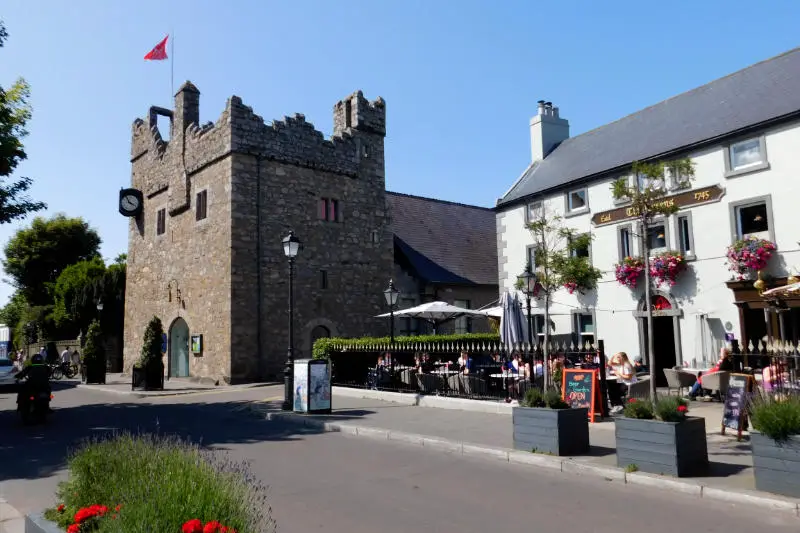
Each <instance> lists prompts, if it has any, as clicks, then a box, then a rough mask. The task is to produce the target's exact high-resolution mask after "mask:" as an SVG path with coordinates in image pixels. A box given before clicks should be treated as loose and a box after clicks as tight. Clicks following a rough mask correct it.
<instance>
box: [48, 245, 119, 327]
mask: <svg viewBox="0 0 800 533" xmlns="http://www.w3.org/2000/svg"><path fill="white" fill-rule="evenodd" d="M105 275H106V265H105V264H103V260H102V259H100V258H99V257H95V258H93V259H90V260H88V261H81V262H79V263H75V264H74V265H70V266H68V267H67V268H65V269H64V271H63V272H61V274H60V275H59V276H58V279H57V280H56V283H55V286H54V288H53V297H54V305H55V307H54V309H53V318H54V319H55V322H56V325H57V326H58V327H59V328H60V329H61V331H62V332H64V333H65V334H66V335H67V336H69V337H72V336H75V335H77V334H78V332H79V331H81V330H83V331H85V330H86V327H87V326H88V324H89V322H91V321H92V320H93V319H94V318H96V317H97V301H98V297H97V296H98V295H97V294H96V293H97V292H98V291H97V289H96V287H97V284H98V281H100V280H102V279H103V277H104V276H105ZM66 330H70V331H69V332H67V331H66Z"/></svg>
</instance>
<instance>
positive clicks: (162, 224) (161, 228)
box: [156, 209, 167, 235]
mask: <svg viewBox="0 0 800 533" xmlns="http://www.w3.org/2000/svg"><path fill="white" fill-rule="evenodd" d="M166 231H167V210H166V209H159V210H158V214H157V215H156V235H164V233H166Z"/></svg>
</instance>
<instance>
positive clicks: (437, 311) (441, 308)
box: [377, 302, 485, 333]
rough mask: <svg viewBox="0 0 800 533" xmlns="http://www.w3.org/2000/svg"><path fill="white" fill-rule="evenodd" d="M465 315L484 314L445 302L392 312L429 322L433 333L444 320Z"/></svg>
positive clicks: (384, 315) (383, 315) (386, 314)
mask: <svg viewBox="0 0 800 533" xmlns="http://www.w3.org/2000/svg"><path fill="white" fill-rule="evenodd" d="M465 315H471V316H485V315H484V314H483V313H481V312H480V311H477V310H473V309H464V308H463V307H456V306H455V305H451V304H449V303H447V302H428V303H424V304H421V305H417V306H415V307H409V308H408V309H401V310H399V311H395V312H394V316H395V317H401V318H402V317H405V318H419V319H421V320H425V321H427V322H430V323H431V324H432V325H433V331H434V333H436V328H437V327H438V326H440V325H441V324H443V323H444V322H447V321H449V320H453V319H456V318H459V317H462V316H465ZM389 316H391V313H384V314H382V315H378V316H377V318H386V317H389Z"/></svg>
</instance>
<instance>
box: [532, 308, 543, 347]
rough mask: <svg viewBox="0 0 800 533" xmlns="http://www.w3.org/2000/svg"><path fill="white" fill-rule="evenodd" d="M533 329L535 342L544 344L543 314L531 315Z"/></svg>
mask: <svg viewBox="0 0 800 533" xmlns="http://www.w3.org/2000/svg"><path fill="white" fill-rule="evenodd" d="M533 331H534V334H535V335H536V342H537V344H540V345H541V344H544V315H533Z"/></svg>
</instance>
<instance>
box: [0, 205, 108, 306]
mask: <svg viewBox="0 0 800 533" xmlns="http://www.w3.org/2000/svg"><path fill="white" fill-rule="evenodd" d="M100 242H101V241H100V236H99V235H98V234H97V232H96V231H95V230H94V229H92V228H91V227H90V226H89V224H87V223H86V222H85V221H84V220H83V219H82V218H68V217H67V216H66V215H63V214H58V215H54V216H53V217H51V218H49V219H45V218H43V217H36V218H35V219H34V220H33V222H32V223H31V226H30V227H29V228H23V229H21V230H19V231H17V233H16V234H15V235H14V236H13V237H12V238H11V239H10V240H9V241H8V244H6V247H5V260H4V261H3V268H5V271H6V273H7V274H8V275H9V276H10V277H11V280H12V283H13V285H14V286H15V287H16V288H17V289H18V290H19V291H20V292H21V293H22V294H23V295H24V296H25V299H26V300H27V302H28V303H29V304H30V305H32V306H47V305H52V303H53V299H52V289H53V288H54V285H55V283H56V280H57V279H58V276H60V275H61V273H62V272H63V271H64V269H65V268H67V267H68V266H69V265H73V264H75V263H78V262H80V261H85V260H89V259H93V258H94V257H97V256H98V249H99V247H100Z"/></svg>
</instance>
